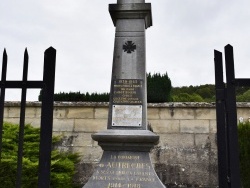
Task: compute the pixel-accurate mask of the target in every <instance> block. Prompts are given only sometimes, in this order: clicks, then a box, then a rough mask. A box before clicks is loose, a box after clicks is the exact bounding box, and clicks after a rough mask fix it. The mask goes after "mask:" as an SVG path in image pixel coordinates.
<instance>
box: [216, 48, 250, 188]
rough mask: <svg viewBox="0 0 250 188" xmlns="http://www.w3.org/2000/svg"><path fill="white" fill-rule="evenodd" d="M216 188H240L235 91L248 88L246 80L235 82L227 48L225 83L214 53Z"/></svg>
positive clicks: (219, 60) (218, 55)
mask: <svg viewBox="0 0 250 188" xmlns="http://www.w3.org/2000/svg"><path fill="white" fill-rule="evenodd" d="M214 62H215V88H216V118H217V143H218V170H219V187H223V188H240V163H239V146H238V133H237V109H236V96H235V88H236V87H238V86H250V79H236V78H235V74H234V55H233V47H232V46H231V45H227V46H225V68H226V83H224V82H223V58H222V53H221V52H219V51H217V50H215V51H214Z"/></svg>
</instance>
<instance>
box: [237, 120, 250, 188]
mask: <svg viewBox="0 0 250 188" xmlns="http://www.w3.org/2000/svg"><path fill="white" fill-rule="evenodd" d="M238 135H239V147H240V171H241V182H242V185H243V187H246V188H247V187H250V178H249V177H250V123H249V122H247V123H240V124H239V126H238Z"/></svg>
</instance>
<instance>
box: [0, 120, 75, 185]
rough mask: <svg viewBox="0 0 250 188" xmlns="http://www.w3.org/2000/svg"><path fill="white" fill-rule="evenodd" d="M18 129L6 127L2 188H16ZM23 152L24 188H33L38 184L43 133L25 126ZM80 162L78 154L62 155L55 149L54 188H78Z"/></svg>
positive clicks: (10, 125)
mask: <svg viewBox="0 0 250 188" xmlns="http://www.w3.org/2000/svg"><path fill="white" fill-rule="evenodd" d="M18 131H19V126H18V125H16V124H11V123H6V122H5V123H4V125H3V139H2V140H3V148H2V159H1V163H0V182H1V188H10V187H15V182H16V172H17V151H18ZM24 132H25V134H24V149H23V170H22V180H21V181H22V182H21V184H22V187H24V188H34V187H37V183H38V175H37V174H38V160H39V140H40V129H39V128H34V127H32V126H31V125H25V129H24ZM58 141H60V137H53V143H54V144H55V143H56V142H58ZM77 162H78V154H72V153H66V152H64V153H63V152H59V151H58V150H56V149H54V150H53V151H52V155H51V187H53V188H61V187H64V188H72V187H77V186H78V185H75V184H74V183H73V180H72V179H73V175H74V174H75V164H76V163H77Z"/></svg>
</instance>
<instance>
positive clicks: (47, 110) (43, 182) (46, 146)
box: [38, 47, 56, 188]
mask: <svg viewBox="0 0 250 188" xmlns="http://www.w3.org/2000/svg"><path fill="white" fill-rule="evenodd" d="M55 62H56V50H55V49H54V48H52V47H50V48H48V49H47V50H46V51H45V54H44V73H43V82H44V87H43V89H42V111H41V132H40V151H39V152H40V153H39V171H38V188H49V187H50V164H51V162H50V160H51V147H52V131H53V105H54V84H55V83H54V81H55Z"/></svg>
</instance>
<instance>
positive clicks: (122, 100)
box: [113, 79, 144, 105]
mask: <svg viewBox="0 0 250 188" xmlns="http://www.w3.org/2000/svg"><path fill="white" fill-rule="evenodd" d="M143 84H144V83H143V80H141V79H116V80H114V81H113V87H114V90H113V104H127V105H139V104H142V88H143Z"/></svg>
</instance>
